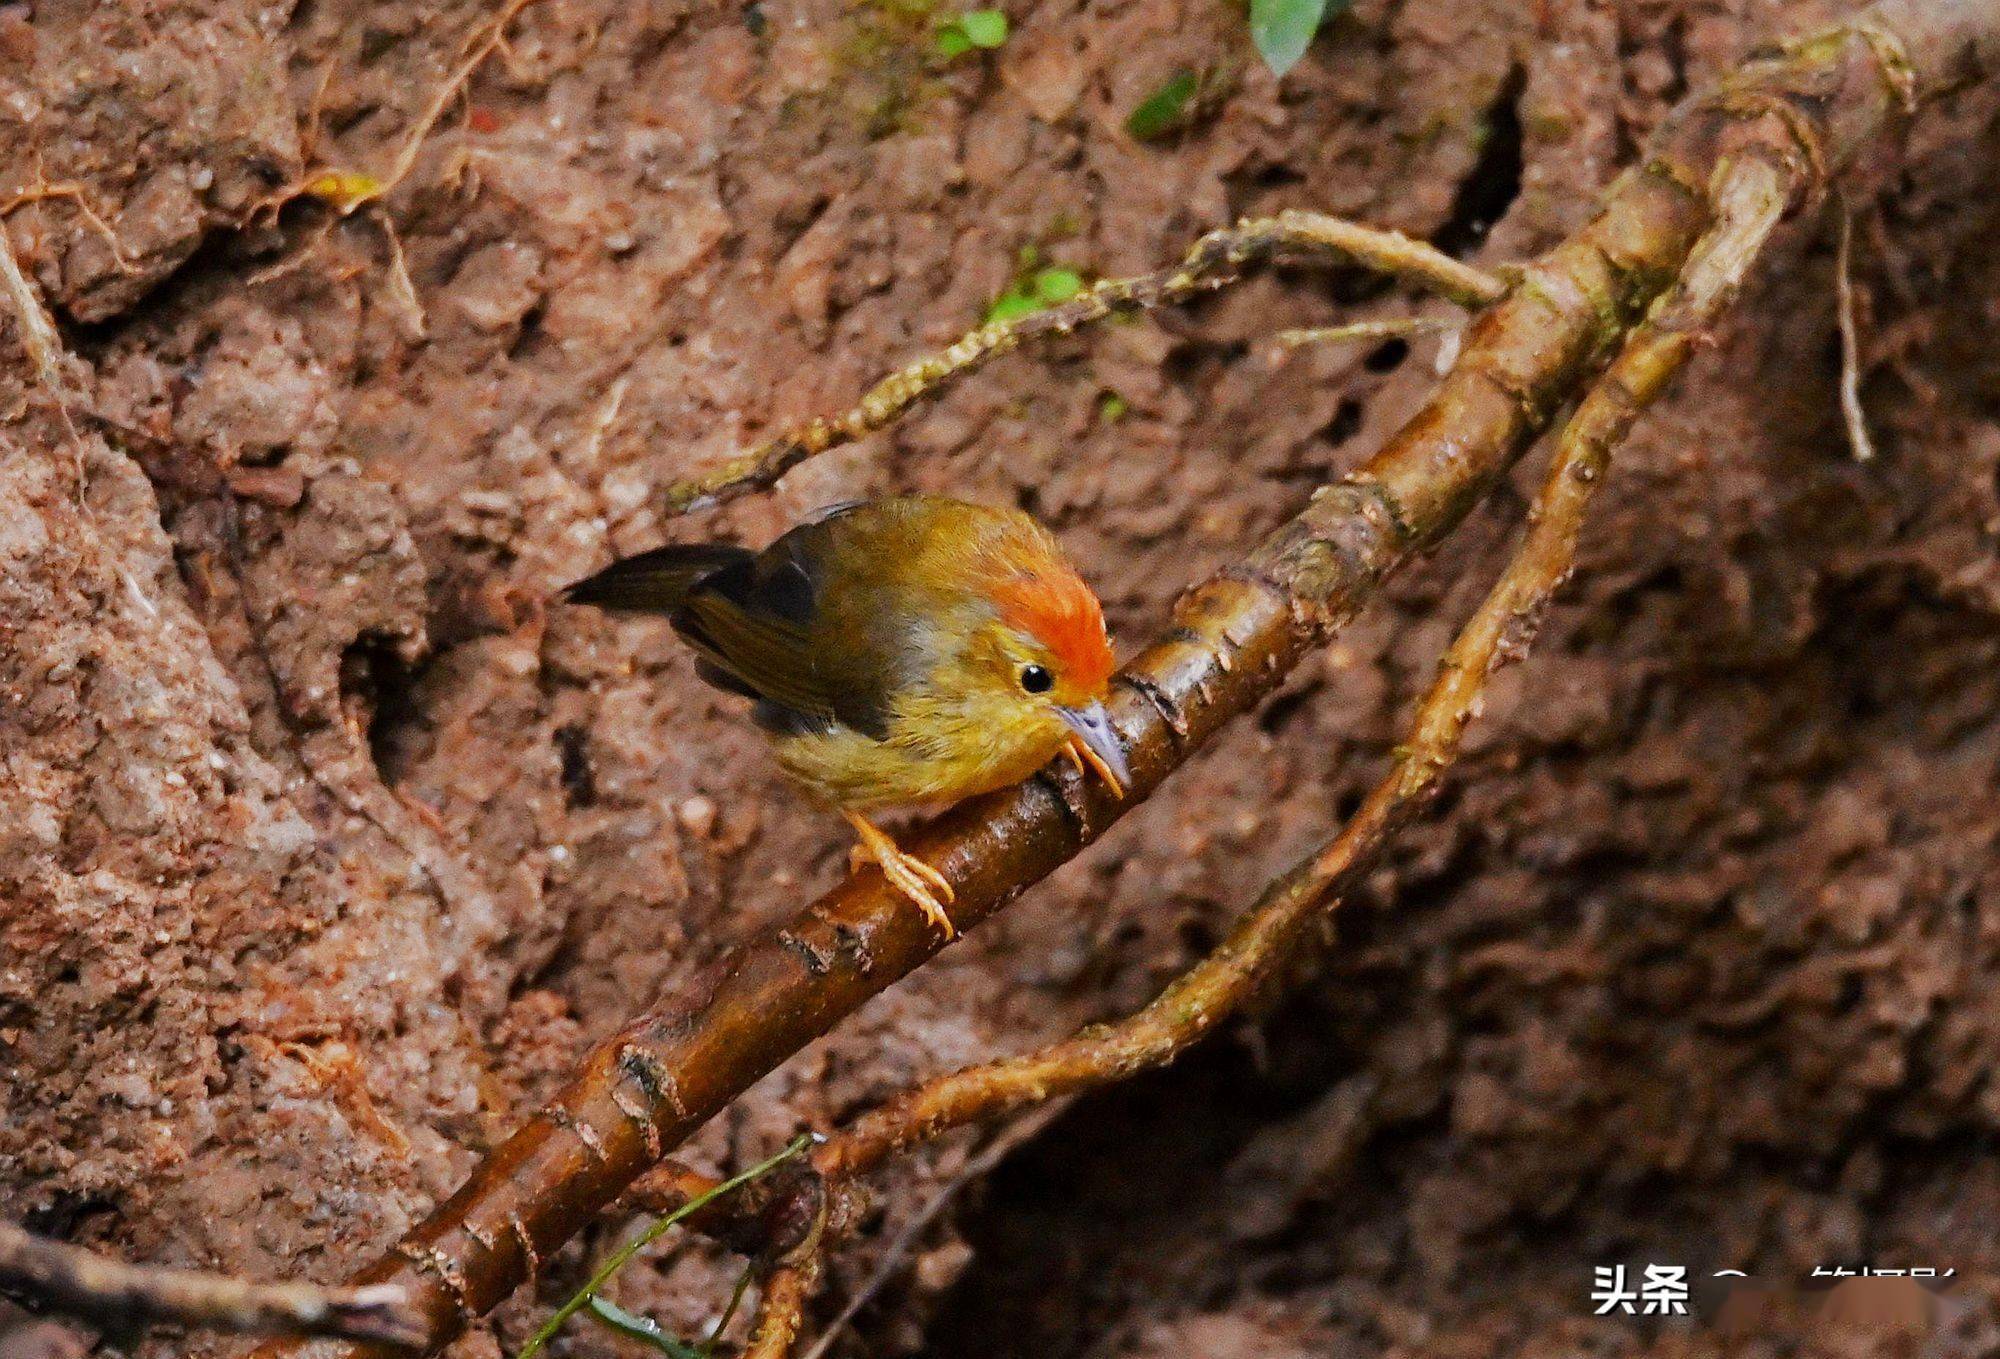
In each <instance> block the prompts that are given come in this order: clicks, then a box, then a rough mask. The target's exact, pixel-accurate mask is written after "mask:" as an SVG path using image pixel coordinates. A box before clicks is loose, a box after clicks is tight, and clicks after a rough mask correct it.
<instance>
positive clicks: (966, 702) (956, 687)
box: [565, 496, 1131, 938]
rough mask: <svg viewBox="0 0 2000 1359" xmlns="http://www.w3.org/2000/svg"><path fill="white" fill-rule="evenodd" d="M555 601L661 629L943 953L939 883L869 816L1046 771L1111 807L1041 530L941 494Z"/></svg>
mask: <svg viewBox="0 0 2000 1359" xmlns="http://www.w3.org/2000/svg"><path fill="white" fill-rule="evenodd" d="M565 597H566V598H567V599H569V600H571V601H572V602H575V603H578V604H591V605H596V606H598V607H600V608H604V609H612V610H621V611H631V612H642V613H657V614H665V615H666V616H667V617H668V618H669V619H670V620H672V622H673V626H674V630H675V631H676V632H678V633H679V634H680V635H681V637H682V638H683V639H684V640H685V641H686V642H687V643H688V645H689V646H691V647H693V648H694V650H695V652H696V654H697V657H698V659H697V661H696V663H695V669H696V672H697V673H698V674H699V675H700V676H701V677H702V678H703V679H705V680H707V681H708V682H709V683H710V684H713V685H715V686H716V687H717V688H719V689H723V690H727V691H728V692H730V693H734V694H741V695H743V696H745V697H747V698H751V699H754V700H755V706H754V707H753V708H752V710H751V716H752V720H754V721H755V722H756V723H757V725H758V726H760V727H762V728H763V729H764V731H765V732H766V733H767V735H768V736H769V737H770V741H771V747H772V750H773V752H774V753H775V755H776V756H777V759H778V763H779V764H780V765H781V766H783V768H784V769H785V771H786V772H787V773H788V774H790V775H791V776H792V778H793V779H795V780H796V781H797V782H798V783H800V784H801V785H803V786H804V788H805V790H806V792H807V793H808V794H809V795H810V796H811V797H812V798H813V799H814V800H815V801H817V802H819V803H821V804H822V805H825V806H828V807H832V808H837V809H838V810H839V811H840V812H841V814H842V815H844V816H845V817H846V818H847V820H848V821H849V822H850V823H851V824H852V825H853V827H854V829H855V831H856V833H857V834H858V835H859V836H860V844H859V845H858V846H857V847H856V850H855V855H856V858H857V860H860V859H873V860H874V861H875V862H876V863H877V864H878V865H879V866H880V867H881V870H882V874H883V876H884V877H885V878H887V879H888V881H889V882H890V883H891V884H892V885H893V886H894V887H895V888H896V889H897V890H898V891H900V892H902V893H903V894H904V895H905V896H907V897H909V898H910V899H911V900H912V901H914V902H915V903H916V904H917V905H918V906H920V907H922V908H923V910H924V913H925V914H926V915H928V916H929V917H930V919H931V920H932V921H933V922H934V923H935V924H936V925H937V926H938V927H939V928H940V929H941V930H943V931H944V934H945V937H946V938H950V937H951V936H952V935H953V934H954V933H956V930H955V929H954V927H953V925H952V923H951V917H950V916H949V915H947V914H946V912H945V906H946V905H947V904H948V903H950V902H951V900H952V897H953V892H952V888H951V883H950V882H949V881H948V880H946V878H945V877H944V875H943V874H941V873H939V872H938V871H937V870H936V869H934V868H932V867H931V866H930V865H929V864H927V863H925V862H923V860H921V859H919V858H917V857H916V856H914V855H911V854H907V853H905V852H903V851H902V850H901V849H899V848H898V847H897V845H896V842H895V841H894V840H893V839H891V838H890V836H889V835H888V834H887V833H886V832H884V831H883V830H882V829H881V828H880V827H879V826H877V825H876V824H875V823H874V822H873V821H871V820H869V818H868V813H870V812H875V811H880V810H882V809H885V808H892V807H911V806H921V805H934V804H939V803H947V802H956V801H958V800H959V799H961V798H966V797H970V796H972V795H973V794H975V793H983V792H986V791H988V790H990V789H994V788H1000V787H1004V786H1006V785H1007V784H1010V783H1017V782H1019V781H1020V780H1021V779H1024V778H1026V777H1027V776H1028V775H1029V774H1031V773H1033V772H1034V771H1035V770H1037V769H1039V768H1041V767H1042V766H1043V765H1044V764H1046V763H1047V762H1048V761H1049V760H1051V759H1053V758H1055V757H1056V756H1057V755H1058V754H1064V755H1067V756H1068V757H1069V758H1070V759H1071V760H1072V761H1073V762H1074V763H1075V764H1076V766H1077V769H1078V771H1079V772H1081V771H1083V770H1084V769H1085V768H1086V767H1088V768H1089V769H1090V770H1092V771H1094V772H1095V773H1096V774H1097V776H1098V777H1100V778H1101V779H1103V780H1104V782H1105V783H1107V784H1108V785H1110V787H1111V789H1112V791H1113V792H1114V793H1116V794H1118V795H1120V796H1122V795H1123V793H1124V790H1125V787H1126V785H1127V784H1129V783H1130V781H1131V773H1130V771H1129V770H1128V769H1127V767H1126V763H1125V754H1124V751H1123V750H1122V749H1121V748H1120V747H1119V744H1118V739H1117V736H1116V735H1115V734H1114V733H1113V731H1112V729H1111V723H1110V720H1109V719H1108V718H1107V717H1106V715H1105V711H1104V699H1105V695H1106V691H1107V686H1108V684H1109V682H1110V679H1111V672H1112V668H1113V665H1114V662H1113V659H1112V655H1111V643H1110V639H1109V638H1108V637H1106V635H1105V631H1104V613H1103V610H1102V609H1100V608H1099V607H1098V603H1097V596H1095V595H1093V594H1092V593H1091V592H1090V587H1089V586H1088V585H1085V584H1084V582H1083V579H1082V577H1080V576H1079V575H1077V573H1076V569H1075V568H1074V567H1073V566H1071V565H1070V564H1069V562H1068V560H1067V559H1065V558H1064V556H1063V554H1062V549H1061V548H1060V547H1059V546H1058V545H1057V543H1056V540H1055V538H1054V537H1053V536H1051V535H1050V533H1049V532H1048V530H1047V529H1045V528H1043V527H1042V526H1041V525H1040V524H1038V523H1036V522H1035V521H1034V520H1033V519H1031V518H1029V517H1028V516H1027V515H1025V514H1022V513H1020V512H1019V511H1017V510H1001V509H992V508H989V507H986V506H983V505H972V504H967V503H966V502H964V501H959V500H949V499H945V498H943V497H940V496H903V497H897V498H893V499H886V500H868V501H853V502H849V503H846V504H841V505H835V506H832V507H830V508H828V509H825V510H822V511H821V512H819V514H817V515H816V516H814V517H813V518H811V519H809V520H807V521H806V522H804V523H801V524H799V525H797V526H796V527H794V528H792V529H791V530H789V531H788V532H786V533H785V534H784V535H783V536H782V537H780V538H778V539H777V540H776V541H775V542H773V543H772V544H771V545H770V546H769V547H767V548H765V549H764V550H763V551H761V552H752V551H750V550H748V549H746V548H742V547H736V546H731V545H727V544H719V543H702V544H691V545H671V546H667V547H661V548H655V549H654V550H653V551H651V552H645V553H641V554H640V555H638V556H636V557H628V558H626V559H625V560H623V561H620V562H616V563H614V564H613V565H611V566H610V567H608V568H606V569H605V570H603V571H601V572H599V573H598V574H597V575H594V576H592V577H590V578H589V579H587V580H583V581H579V582H578V583H576V584H575V585H572V586H570V587H569V589H568V590H567V591H566V592H565Z"/></svg>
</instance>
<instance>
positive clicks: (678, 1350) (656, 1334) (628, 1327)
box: [589, 1298, 701, 1359]
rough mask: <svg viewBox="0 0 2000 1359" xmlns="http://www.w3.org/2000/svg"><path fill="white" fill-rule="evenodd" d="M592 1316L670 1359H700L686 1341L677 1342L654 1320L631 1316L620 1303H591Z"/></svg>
mask: <svg viewBox="0 0 2000 1359" xmlns="http://www.w3.org/2000/svg"><path fill="white" fill-rule="evenodd" d="M589 1306H590V1314H591V1315H592V1316H593V1317H596V1318H597V1319H598V1320H599V1321H601V1322H603V1323H604V1324H605V1325H606V1326H608V1327H610V1328H611V1329H612V1330H614V1331H616V1332H618V1334H620V1335H622V1336H626V1337H628V1338H629V1339H632V1340H637V1341H639V1342H640V1343H641V1344H643V1345H646V1346H649V1347H650V1348H652V1349H655V1350H658V1351H659V1352H660V1353H661V1354H664V1355H666V1356H667V1359H701V1351H700V1350H698V1349H696V1348H695V1347H694V1346H692V1345H690V1344H688V1343H687V1342H686V1341H684V1340H676V1339H674V1337H672V1336H671V1335H668V1334H667V1333H666V1331H665V1330H664V1329H662V1328H661V1326H660V1323H659V1322H657V1321H655V1320H653V1319H652V1318H651V1317H642V1316H640V1315H639V1314H638V1313H636V1312H628V1311H626V1310H625V1309H624V1308H623V1307H620V1306H619V1305H618V1304H617V1303H615V1302H611V1301H609V1300H607V1299H605V1298H592V1299H591V1300H590V1304H589Z"/></svg>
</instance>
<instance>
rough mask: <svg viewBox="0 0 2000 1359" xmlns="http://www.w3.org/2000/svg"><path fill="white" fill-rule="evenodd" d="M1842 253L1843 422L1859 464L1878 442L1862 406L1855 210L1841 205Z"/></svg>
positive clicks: (1838, 301) (1837, 299) (1838, 261)
mask: <svg viewBox="0 0 2000 1359" xmlns="http://www.w3.org/2000/svg"><path fill="white" fill-rule="evenodd" d="M1839 211H1840V251H1839V254H1838V255H1837V257H1836V258H1835V260H1834V265H1833V270H1834V274H1833V287H1834V303H1835V311H1836V315H1837V316H1838V318H1839V325H1840V419H1841V423H1842V424H1844V425H1845V426H1846V427H1847V446H1848V448H1849V450H1850V451H1852V452H1853V454H1854V460H1855V461H1856V462H1873V461H1874V460H1875V441H1874V439H1872V438H1870V437H1869V434H1868V412H1867V410H1866V409H1865V408H1864V407H1863V406H1862V404H1861V332H1860V328H1859V327H1858V326H1857V325H1856V324H1855V321H1854V211H1853V209H1852V208H1850V207H1848V205H1847V203H1846V201H1845V200H1842V201H1841V203H1840V204H1839Z"/></svg>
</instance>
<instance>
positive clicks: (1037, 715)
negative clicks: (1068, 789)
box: [945, 553, 1132, 793]
mask: <svg viewBox="0 0 2000 1359" xmlns="http://www.w3.org/2000/svg"><path fill="white" fill-rule="evenodd" d="M977 593H978V594H979V595H980V596H981V597H982V598H983V600H984V603H985V604H986V605H987V606H988V607H987V608H985V609H982V610H980V611H979V615H978V621H977V622H976V623H975V625H974V626H973V627H972V629H971V633H970V636H969V637H968V639H967V644H966V645H965V647H964V649H963V650H962V651H961V652H960V654H959V656H958V657H957V659H956V663H955V664H954V665H952V666H951V667H949V670H950V674H949V676H948V677H946V678H945V682H946V683H947V684H948V685H950V686H951V687H953V688H956V689H958V690H960V697H961V698H962V699H963V700H964V706H965V709H966V711H967V712H968V713H969V714H976V718H975V720H976V721H978V722H979V723H981V724H983V725H985V727H986V730H987V734H988V736H989V737H990V738H992V739H993V740H994V741H996V742H1000V743H1007V744H1019V745H1021V746H1023V747H1025V748H1029V749H1033V750H1036V751H1037V753H1038V756H1039V759H1047V758H1048V757H1049V756H1051V755H1054V754H1056V753H1057V752H1058V751H1064V752H1067V753H1068V754H1069V755H1070V756H1071V758H1072V759H1074V760H1075V761H1076V762H1077V764H1078V766H1079V767H1082V766H1083V765H1085V764H1088V765H1089V766H1090V767H1091V768H1092V769H1094V770H1095V771H1096V772H1097V774H1098V776H1099V777H1101V778H1102V779H1104V781H1105V782H1106V783H1108V784H1109V785H1110V786H1111V788H1112V789H1113V790H1114V791H1116V792H1119V793H1122V792H1123V791H1124V789H1125V787H1126V785H1128V784H1129V783H1130V782H1131V778H1132V776H1131V771H1130V769H1129V768H1128V767H1127V765H1126V762H1125V754H1124V751H1123V750H1122V749H1120V747H1119V745H1118V740H1117V737H1116V735H1115V734H1114V733H1113V731H1112V730H1111V723H1110V719H1109V718H1108V717H1107V716H1106V714H1105V709H1104V701H1105V698H1106V697H1107V695H1108V693H1109V688H1110V681H1111V672H1112V670H1113V669H1114V668H1115V667H1116V661H1115V660H1114V658H1113V657H1112V654H1111V642H1110V639H1109V638H1108V637H1107V636H1106V635H1105V631H1104V611H1103V610H1102V609H1101V608H1100V607H1099V606H1098V603H1097V596H1096V595H1094V594H1092V593H1091V591H1090V587H1089V586H1088V585H1086V584H1084V582H1083V579H1082V577H1080V576H1078V575H1077V574H1076V571H1075V570H1074V569H1073V568H1072V567H1071V566H1070V565H1069V563H1068V562H1066V561H1064V560H1062V559H1061V558H1060V557H1059V556H1055V555H1053V553H1051V554H1050V555H1049V556H1048V557H1047V558H1046V559H1042V560H1030V561H1022V560H1019V559H1016V560H1015V561H1013V562H1010V563H1009V564H1007V565H1006V566H1005V568H1004V569H1002V570H999V571H996V572H995V573H994V574H993V575H992V576H991V577H990V578H989V579H988V580H987V581H986V582H985V586H984V588H983V589H981V590H979V591H977Z"/></svg>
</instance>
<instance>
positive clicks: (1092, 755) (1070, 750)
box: [1062, 736, 1125, 798]
mask: <svg viewBox="0 0 2000 1359" xmlns="http://www.w3.org/2000/svg"><path fill="white" fill-rule="evenodd" d="M1062 753H1063V754H1065V755H1067V756H1069V762H1070V763H1071V764H1073V765H1075V766H1076V772H1077V773H1079V774H1082V775H1083V776H1084V777H1085V778H1089V777H1090V775H1091V774H1092V773H1095V774H1096V775H1097V777H1098V778H1100V779H1103V780H1104V786H1105V787H1106V788H1109V789H1110V790H1111V796H1113V797H1116V798H1122V797H1124V796H1125V785H1124V784H1122V783H1120V782H1119V781H1118V775H1117V774H1116V773H1115V772H1114V771H1113V770H1112V768H1111V766H1110V765H1108V764H1106V763H1105V762H1104V757H1103V756H1102V755H1099V754H1098V753H1097V752H1096V751H1094V750H1092V749H1091V748H1090V747H1089V746H1087V745H1085V744H1084V743H1083V738H1082V737H1081V736H1072V737H1070V738H1069V740H1067V741H1065V742H1063V748H1062Z"/></svg>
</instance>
